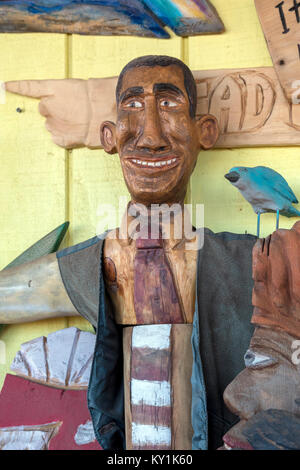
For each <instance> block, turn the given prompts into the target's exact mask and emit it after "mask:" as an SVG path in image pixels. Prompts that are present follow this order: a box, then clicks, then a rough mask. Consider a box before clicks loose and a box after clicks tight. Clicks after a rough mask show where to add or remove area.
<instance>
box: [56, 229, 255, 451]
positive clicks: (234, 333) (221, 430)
mask: <svg viewBox="0 0 300 470" xmlns="http://www.w3.org/2000/svg"><path fill="white" fill-rule="evenodd" d="M104 237H105V234H104V236H103V237H102V238H98V237H95V238H93V239H91V240H88V241H86V242H83V243H80V244H79V245H76V246H73V247H70V248H66V249H65V250H62V251H60V252H58V253H57V258H58V262H59V266H60V272H61V275H62V279H63V282H64V285H65V288H66V290H67V292H68V294H69V296H70V299H71V300H72V302H73V304H74V306H75V307H76V309H77V310H78V311H79V313H80V314H81V315H82V316H83V317H85V318H86V319H88V320H89V321H90V322H91V323H92V324H93V326H94V327H96V335H97V340H96V346H95V352H94V358H93V365H92V371H91V377H90V383H89V388H88V407H89V410H90V413H91V416H92V420H93V425H94V430H95V434H96V438H97V440H98V442H99V443H100V445H101V446H102V447H103V448H104V449H124V448H125V431H124V428H125V425H124V392H123V350H122V326H121V325H117V324H116V323H115V322H114V315H113V309H112V305H111V303H110V301H109V298H108V296H107V295H106V293H105V285H104V278H103V270H102V249H103V242H104V240H103V238H104ZM255 241H256V237H254V236H252V235H238V234H232V233H227V232H222V233H217V234H214V233H213V232H211V231H210V230H208V229H205V239H204V246H203V248H202V249H201V250H199V254H198V261H197V289H196V291H197V295H196V305H195V315H194V324H193V334H192V346H193V358H194V362H193V373H192V378H191V380H192V411H191V412H192V425H193V429H194V437H193V449H206V448H209V449H216V448H217V447H219V446H220V445H222V436H223V435H224V434H225V433H226V432H227V430H228V429H229V428H230V427H232V426H233V425H234V424H235V423H236V422H237V421H238V418H237V417H236V416H234V415H233V414H232V413H231V412H230V411H229V410H228V409H227V408H226V406H225V404H224V402H223V392H224V390H225V388H226V386H227V385H228V384H229V383H230V382H231V381H232V380H233V379H234V377H235V376H236V375H237V374H238V373H239V372H240V371H241V370H242V369H243V368H244V361H243V357H244V354H245V352H246V350H247V348H248V346H249V342H250V339H251V336H252V334H253V326H252V325H251V322H250V321H251V316H252V305H251V295H252V288H253V281H252V248H253V246H254V243H255ZM97 317H98V319H97Z"/></svg>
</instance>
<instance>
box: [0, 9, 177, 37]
mask: <svg viewBox="0 0 300 470" xmlns="http://www.w3.org/2000/svg"><path fill="white" fill-rule="evenodd" d="M0 32H4V33H24V32H50V33H64V34H66V33H68V34H90V35H91V34H93V35H96V34H97V35H99V34H103V35H135V36H144V37H162V38H168V37H169V35H168V33H166V32H165V31H164V29H163V28H162V27H161V24H160V22H158V21H157V19H156V18H155V16H154V15H153V14H152V13H151V10H148V9H146V8H145V6H144V4H143V3H142V2H140V1H139V0H129V1H128V0H126V1H125V0H118V1H114V0H113V1H111V0H100V1H97V2H93V1H88V0H83V1H80V2H74V1H70V0H63V1H61V2H59V3H57V2H56V1H55V0H54V1H53V0H50V1H47V2H39V1H35V2H28V1H26V0H21V1H2V2H1V5H0Z"/></svg>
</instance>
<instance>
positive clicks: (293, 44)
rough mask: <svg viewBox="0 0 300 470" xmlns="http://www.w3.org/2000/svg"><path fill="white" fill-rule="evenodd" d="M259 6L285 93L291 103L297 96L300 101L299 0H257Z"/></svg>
mask: <svg viewBox="0 0 300 470" xmlns="http://www.w3.org/2000/svg"><path fill="white" fill-rule="evenodd" d="M255 6H256V9H257V13H258V16H259V19H260V23H261V26H262V30H263V32H264V36H265V38H266V42H267V45H268V48H269V51H270V54H271V57H272V61H273V64H274V68H275V70H276V73H277V75H278V79H279V81H280V83H281V86H282V88H283V90H284V93H285V95H286V97H287V99H288V100H289V101H290V102H292V101H293V96H294V99H296V100H297V99H298V98H299V88H300V87H299V83H300V82H299V79H300V31H299V23H300V5H299V2H297V1H294V2H293V1H292V0H290V1H285V2H278V1H277V0H255ZM297 80H298V82H297ZM295 82H296V83H295ZM295 92H296V93H295Z"/></svg>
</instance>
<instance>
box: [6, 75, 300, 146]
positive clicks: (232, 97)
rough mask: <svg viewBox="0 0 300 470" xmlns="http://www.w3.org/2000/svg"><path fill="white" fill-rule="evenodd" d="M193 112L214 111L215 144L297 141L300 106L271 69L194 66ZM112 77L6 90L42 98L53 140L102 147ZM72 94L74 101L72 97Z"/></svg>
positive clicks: (13, 85)
mask: <svg viewBox="0 0 300 470" xmlns="http://www.w3.org/2000/svg"><path fill="white" fill-rule="evenodd" d="M193 73H194V77H195V79H196V83H197V93H198V103H197V116H200V115H203V114H212V115H214V116H215V117H216V118H217V120H218V122H219V126H220V132H221V135H220V137H219V139H218V141H217V144H216V146H215V147H217V148H231V147H255V146H274V145H281V146H284V145H300V111H299V109H300V108H299V106H298V105H297V104H292V103H288V101H287V100H286V98H285V96H284V94H283V92H282V89H281V86H280V83H279V82H278V79H277V76H276V73H275V71H274V69H273V68H265V67H263V68H257V69H224V70H207V71H194V72H193ZM116 82H117V79H116V78H110V79H109V78H107V79H89V80H87V81H84V80H79V79H78V80H77V79H76V80H74V79H71V80H49V81H47V80H46V81H37V82H34V81H23V82H8V83H6V89H7V90H8V91H11V92H15V93H20V94H21V95H27V96H32V97H35V98H37V97H38V98H41V101H40V104H39V110H40V113H41V114H42V115H43V116H46V127H47V129H48V130H49V131H50V132H51V134H52V138H53V140H54V142H55V143H56V144H58V145H59V146H61V147H64V148H67V149H68V148H76V147H83V146H87V147H90V148H100V146H101V143H100V138H99V123H101V122H103V121H106V120H108V121H113V122H115V121H116V103H115V87H116ZM74 93H76V96H77V100H76V101H75V100H74V99H73V96H74Z"/></svg>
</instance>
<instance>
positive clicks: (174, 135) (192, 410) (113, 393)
mask: <svg viewBox="0 0 300 470" xmlns="http://www.w3.org/2000/svg"><path fill="white" fill-rule="evenodd" d="M116 99H117V109H118V116H117V122H116V124H114V123H112V122H104V123H102V125H101V142H102V145H103V147H104V148H105V150H106V151H107V152H108V153H112V154H113V153H118V154H119V157H120V161H121V166H122V170H123V175H124V179H125V181H126V184H127V187H128V190H129V192H130V194H131V202H130V204H129V205H128V208H127V211H126V213H125V214H124V217H123V222H122V225H121V227H120V228H119V229H116V230H112V231H110V232H108V233H107V234H105V235H104V236H102V237H100V238H99V237H95V238H93V239H91V240H88V241H86V242H83V243H81V244H79V245H76V246H75V247H70V248H67V249H65V250H63V251H61V252H58V253H57V254H56V255H55V254H54V255H49V256H46V257H44V258H41V259H40V260H38V261H36V262H33V263H29V264H27V265H23V266H21V267H19V268H17V269H10V270H6V271H4V272H2V273H1V274H0V299H1V302H0V322H1V323H12V322H20V321H34V320H38V319H41V318H49V317H53V316H67V315H78V314H80V315H82V316H83V317H85V318H86V319H88V320H89V321H90V322H91V323H92V324H93V325H94V326H95V327H96V329H97V333H96V334H97V340H96V347H95V353H94V361H93V366H92V374H91V379H90V385H89V393H88V405H89V409H90V412H91V416H92V419H93V424H94V429H95V434H96V437H97V439H98V441H99V442H100V444H101V445H102V447H103V448H106V449H112V448H114V449H121V448H124V447H125V446H126V448H128V449H150V448H151V449H191V448H194V449H206V448H217V447H219V446H220V445H221V444H222V436H223V435H224V434H225V433H226V432H227V431H228V430H229V429H230V428H231V427H232V426H233V425H234V424H235V423H236V422H237V421H238V418H237V417H236V416H235V415H234V414H232V413H231V412H230V411H229V410H228V409H227V408H226V406H225V404H224V401H223V392H224V390H225V388H226V386H227V385H228V384H229V383H230V382H231V381H232V380H233V379H234V378H235V377H236V376H237V374H238V373H239V372H241V371H242V369H243V355H244V353H245V351H246V350H247V348H248V347H249V342H250V339H251V336H252V333H253V326H252V325H251V322H250V320H251V315H252V305H251V293H252V287H253V282H252V278H251V266H252V249H253V246H254V244H255V242H256V238H255V237H254V236H251V235H236V234H230V233H220V234H214V233H212V232H211V231H209V230H205V231H204V244H203V246H202V245H201V243H200V238H201V235H200V234H199V233H198V232H197V233H196V232H195V233H193V235H192V236H191V234H190V233H189V234H187V233H186V230H184V229H183V230H182V228H183V227H184V226H186V225H187V224H186V219H187V218H188V215H187V213H186V211H185V210H184V207H183V206H184V197H185V194H186V190H187V185H188V182H189V178H190V176H191V174H192V172H193V169H194V167H195V164H196V160H197V156H198V153H199V151H200V150H201V149H209V148H212V147H213V146H214V144H215V142H216V140H217V138H218V125H217V122H216V119H215V118H214V117H213V116H211V115H206V116H202V117H200V118H196V104H197V97H196V85H195V81H194V79H193V76H192V74H191V72H190V70H189V69H188V68H187V67H186V66H185V65H184V64H183V63H182V62H181V61H179V60H177V59H174V58H171V57H165V56H146V57H141V58H138V59H135V60H133V61H132V62H130V63H129V64H128V65H127V66H126V67H125V68H124V69H123V71H122V73H121V75H120V77H119V81H118V85H117V89H116ZM158 205H159V207H158ZM170 212H171V218H170V223H168V217H167V216H168V215H170ZM153 221H154V222H153ZM137 227H138V229H137ZM283 232H284V231H283ZM286 232H288V231H286ZM278 236H280V234H279V235H278ZM198 246H200V247H201V249H200V250H198V249H197V247H198ZM299 247H300V244H299V242H297V243H296V244H295V249H299ZM271 256H272V250H271ZM290 260H291V256H289V257H287V259H286V260H285V261H284V263H287V264H288V263H290ZM29 280H30V281H31V282H30V283H29ZM296 290H297V289H296ZM258 297H259V295H258ZM295 321H296V328H295V329H296V332H294V333H293V332H291V334H292V335H293V334H294V335H296V336H295V337H296V338H297V337H299V335H298V336H297V334H298V333H299V323H298V322H299V314H297V315H296V320H295ZM283 323H284V322H283ZM281 326H282V325H281V324H280V325H279V326H278V324H276V325H275V328H277V327H278V328H279V330H278V331H279V333H278V334H279V336H280V331H281V330H280V328H281ZM268 327H269V328H273V327H274V324H272V323H271V324H269V325H268ZM262 336H263V337H265V335H264V333H262ZM291 380H292V379H291ZM241 386H242V387H243V383H242V385H241ZM124 392H125V400H124ZM294 392H295V390H293V391H292V392H291V393H292V394H294ZM292 399H293V398H292ZM124 403H125V406H124ZM265 406H266V405H265V404H263V405H262V406H261V408H260V406H258V407H257V409H256V410H255V411H254V413H255V412H256V411H259V410H260V409H266V408H265ZM231 409H232V411H233V412H236V409H237V408H236V407H235V406H231ZM290 411H292V412H293V413H296V414H297V409H296V410H295V409H293V410H290ZM254 413H252V414H254ZM239 414H240V413H239ZM298 414H299V413H298ZM251 416H252V415H251ZM251 416H249V418H251ZM125 429H126V444H125Z"/></svg>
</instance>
